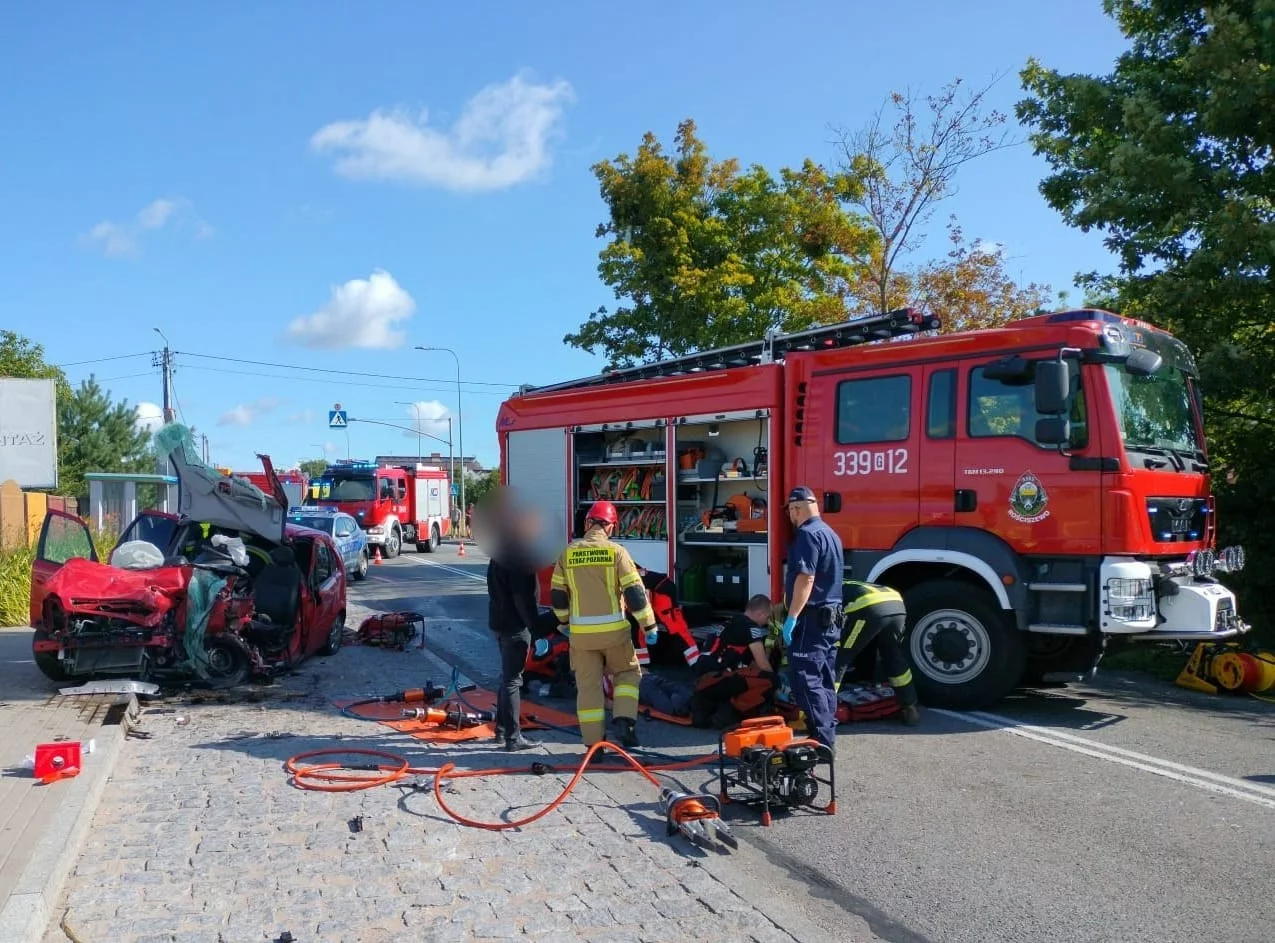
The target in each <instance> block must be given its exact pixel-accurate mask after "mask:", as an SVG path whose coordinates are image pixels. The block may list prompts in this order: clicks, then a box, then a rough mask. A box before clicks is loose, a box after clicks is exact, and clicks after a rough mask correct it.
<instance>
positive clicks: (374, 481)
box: [304, 460, 451, 559]
mask: <svg viewBox="0 0 1275 943" xmlns="http://www.w3.org/2000/svg"><path fill="white" fill-rule="evenodd" d="M304 503H305V504H308V505H319V506H323V507H334V508H337V509H338V510H341V511H344V512H345V513H346V514H349V515H350V516H351V517H353V518H354V519H355V520H356V521H358V522H359V526H360V527H362V528H363V530H364V531H365V532H366V534H367V542H368V545H369V546H373V547H380V548H383V551H382V552H383V553H384V555H385V557H386V558H390V559H392V558H393V557H397V556H398V555H399V553H400V552H401V551H402V549H403V544H404V542H407V543H412V544H415V545H416V549H417V551H419V552H421V553H433V552H434V551H435V550H437V549H438V545H439V543H440V542H441V540H442V538H443V537H446V536H448V535H449V534H450V533H451V491H450V489H449V482H448V474H447V470H446V469H444V468H439V467H437V466H434V465H422V464H419V463H418V464H416V465H402V466H399V465H378V464H377V463H376V462H368V461H359V460H341V461H337V462H334V463H332V464H331V465H329V466H328V467H327V468H326V469H325V470H324V472H323V474H322V475H321V476H319V478H317V479H315V480H314V481H312V482H311V483H310V490H309V493H308V494H307V495H306V499H305V502H304Z"/></svg>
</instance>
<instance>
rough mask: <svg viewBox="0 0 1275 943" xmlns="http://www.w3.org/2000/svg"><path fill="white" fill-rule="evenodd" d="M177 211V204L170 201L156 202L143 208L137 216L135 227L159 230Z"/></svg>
mask: <svg viewBox="0 0 1275 943" xmlns="http://www.w3.org/2000/svg"><path fill="white" fill-rule="evenodd" d="M176 209H177V204H176V203H174V202H173V201H172V200H156V201H155V202H154V203H152V204H150V205H149V206H144V207H142V209H141V212H139V213H138V214H137V225H138V226H139V227H140V228H141V229H159V228H160V227H162V226H163V225H164V224H165V223H166V222H168V220H169V218H170V217H171V216H172V215H173V212H174V211H175V210H176Z"/></svg>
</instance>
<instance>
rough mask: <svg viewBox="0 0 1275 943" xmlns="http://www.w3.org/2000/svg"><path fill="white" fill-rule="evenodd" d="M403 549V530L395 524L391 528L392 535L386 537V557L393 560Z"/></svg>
mask: <svg viewBox="0 0 1275 943" xmlns="http://www.w3.org/2000/svg"><path fill="white" fill-rule="evenodd" d="M402 549H403V532H402V531H401V530H399V529H398V525H397V524H395V525H394V526H393V527H391V528H390V535H389V536H388V537H386V538H385V559H386V560H393V559H394V558H395V557H397V556H398V554H399V551H400V550H402Z"/></svg>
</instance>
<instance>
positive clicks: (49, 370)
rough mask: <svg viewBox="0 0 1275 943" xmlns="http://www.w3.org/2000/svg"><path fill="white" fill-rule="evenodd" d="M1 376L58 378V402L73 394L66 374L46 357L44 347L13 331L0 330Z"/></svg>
mask: <svg viewBox="0 0 1275 943" xmlns="http://www.w3.org/2000/svg"><path fill="white" fill-rule="evenodd" d="M0 377H12V378H14V379H18V380H56V381H57V396H58V402H59V403H61V402H65V401H66V399H67V398H68V397H70V395H71V385H70V384H69V383H67V381H66V375H65V374H64V373H63V372H62V370H61V369H60V368H59V367H55V366H53V365H52V364H50V363H49V362H48V361H46V360H45V359H44V347H43V346H42V345H40V344H36V343H33V342H31V341H30V340H28V339H27V338H25V337H23V336H22V335H21V334H15V333H14V332H13V331H0Z"/></svg>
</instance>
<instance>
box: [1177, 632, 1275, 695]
mask: <svg viewBox="0 0 1275 943" xmlns="http://www.w3.org/2000/svg"><path fill="white" fill-rule="evenodd" d="M1174 683H1175V684H1177V686H1178V687H1180V688H1186V689H1187V690H1190V691H1200V692H1202V693H1204V694H1219V693H1222V692H1223V691H1225V692H1226V693H1229V694H1251V695H1253V696H1254V697H1258V698H1259V700H1267V698H1265V697H1259V695H1261V694H1264V693H1266V692H1268V691H1272V690H1275V653H1272V652H1268V651H1254V650H1251V649H1250V650H1247V651H1246V650H1244V649H1242V648H1240V646H1239V645H1237V644H1235V643H1234V642H1221V643H1218V642H1215V643H1207V642H1200V643H1199V644H1198V645H1196V646H1195V650H1194V651H1193V652H1192V653H1191V658H1190V660H1189V661H1188V662H1187V663H1186V665H1185V666H1183V668H1182V671H1181V672H1180V673H1179V674H1178V676H1177V678H1176V679H1175V681H1174Z"/></svg>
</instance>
